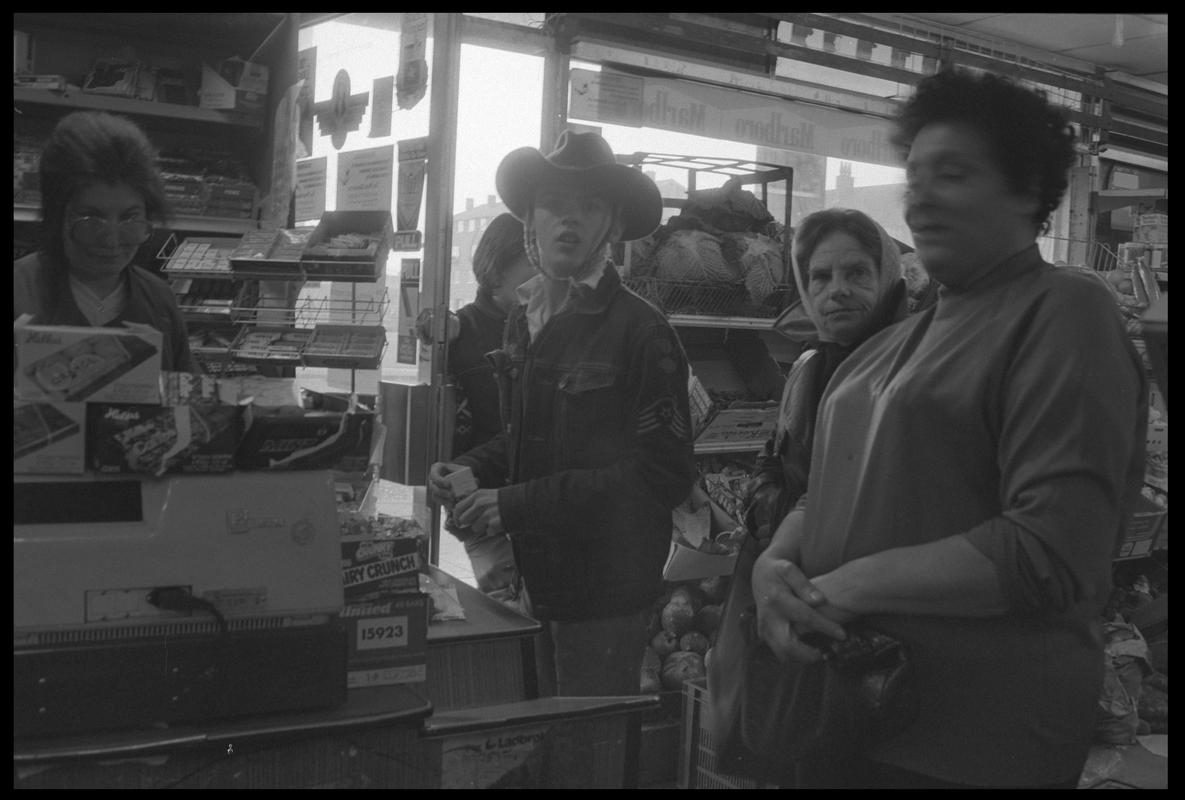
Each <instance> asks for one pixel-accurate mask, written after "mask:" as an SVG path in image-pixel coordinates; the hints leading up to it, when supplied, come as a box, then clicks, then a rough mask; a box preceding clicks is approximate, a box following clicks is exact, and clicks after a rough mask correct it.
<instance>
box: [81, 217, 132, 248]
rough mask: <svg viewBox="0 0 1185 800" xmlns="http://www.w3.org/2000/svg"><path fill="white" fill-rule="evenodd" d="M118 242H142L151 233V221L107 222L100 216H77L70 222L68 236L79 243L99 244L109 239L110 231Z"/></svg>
mask: <svg viewBox="0 0 1185 800" xmlns="http://www.w3.org/2000/svg"><path fill="white" fill-rule="evenodd" d="M112 229H114V231H115V235H116V237H117V239H118V241H119V243H120V244H144V242H146V241H148V237H149V235H150V234H151V233H152V223H151V222H149V221H148V220H146V219H128V220H124V221H123V222H109V221H107V220H106V219H103V218H102V217H78V218H77V219H76V220H74V221H73V222H71V223H70V228H69V231H70V237H71V238H72V239H74V241H76V242H78V243H79V244H84V245H100V244H103V243H105V242H107V241H109V237H110V235H111V231H112Z"/></svg>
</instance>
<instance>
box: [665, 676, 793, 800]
mask: <svg viewBox="0 0 1185 800" xmlns="http://www.w3.org/2000/svg"><path fill="white" fill-rule="evenodd" d="M707 699H708V687H707V679H706V678H697V679H695V680H690V681H686V682H684V684H683V726H682V748H681V750H680V753H679V771H678V775H677V778H676V781H675V785H676V786H678V787H679V788H680V789H777V788H778V786H777V784H773V783H762V782H760V781H755V780H751V779H749V778H741V777H738V776H736V775H729V774H727V773H725V772H723V771H722V770H720V767H719V765H718V764H717V762H716V749H715V744H714V743H713V741H712V734H711V731H710V729H709V726H708V723H709V718H708V715H709V714H710V713H711V707H710V706H709V705H708V703H707Z"/></svg>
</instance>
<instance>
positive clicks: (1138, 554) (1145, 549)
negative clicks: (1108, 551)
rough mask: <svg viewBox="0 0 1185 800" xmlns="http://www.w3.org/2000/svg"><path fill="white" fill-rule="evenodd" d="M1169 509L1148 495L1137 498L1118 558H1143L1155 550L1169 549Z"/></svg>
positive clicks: (1120, 545) (1120, 544)
mask: <svg viewBox="0 0 1185 800" xmlns="http://www.w3.org/2000/svg"><path fill="white" fill-rule="evenodd" d="M1168 514H1169V512H1168V510H1167V509H1164V508H1161V507H1160V506H1158V505H1156V503H1154V502H1152V501H1151V500H1149V499H1148V498H1147V497H1144V496H1143V495H1140V496H1139V497H1137V498H1136V506H1135V510H1134V511H1133V512H1132V514H1131V516H1130V517H1129V518H1128V523H1127V528H1126V530H1124V532H1123V540H1122V541H1121V542H1120V543H1119V552H1118V554H1117V555H1116V558H1117V559H1127V558H1143V557H1145V556H1147V555H1149V554H1150V553H1151V552H1152V551H1153V550H1159V549H1168V533H1167V531H1168V528H1167V526H1166V520H1167V518H1168Z"/></svg>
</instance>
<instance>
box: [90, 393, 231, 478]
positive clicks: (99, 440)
mask: <svg viewBox="0 0 1185 800" xmlns="http://www.w3.org/2000/svg"><path fill="white" fill-rule="evenodd" d="M86 406H87V408H86V463H87V466H88V467H89V468H90V469H92V470H94V471H95V472H97V473H112V474H120V473H138V474H144V475H157V476H159V475H164V474H165V473H173V472H180V473H213V472H230V471H232V470H233V469H234V468H235V452H236V451H237V450H238V444H239V438H240V437H241V436H242V432H243V407H242V406H233V405H220V404H217V403H196V404H188V405H176V406H149V405H133V404H128V403H87V404H86Z"/></svg>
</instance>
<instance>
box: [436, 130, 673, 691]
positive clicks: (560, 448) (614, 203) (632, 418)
mask: <svg viewBox="0 0 1185 800" xmlns="http://www.w3.org/2000/svg"><path fill="white" fill-rule="evenodd" d="M496 183H497V187H498V192H499V194H500V195H501V197H502V200H503V202H505V203H506V205H507V207H508V208H509V209H510V212H511V213H512V214H514V216H515V217H517V218H518V219H520V220H522V222H523V227H524V237H525V245H526V251H527V255H528V258H530V260H531V262H532V264H533V265H534V266H535V268H536V270H537V271H538V275H536V276H535V277H534V278H531V279H530V280H528V281H527V282H526V283H524V284H522V285H521V286H520V287H519V289H518V296H519V303H520V304H519V305H518V307H516V308H514V309H512V310H511V312H510V316H509V318H508V319H507V323H506V329H505V334H504V347H503V349H502V350H497V351H494V352H493V353H491V354H490V355H491V360H492V361H493V362H494V363H495V371H496V373H497V377H498V381H499V386H500V390H501V406H502V420H503V428H504V429H503V431H502V432H501V433H500V434H499V435H498V436H496V437H495V438H494V439H492V440H491V441H489V442H487V443H486V444H484V445H481V446H478V447H477V448H474V449H473V450H470V451H469V452H467V453H465V454H463V455H461V456H459V457H457V458H456V459H454V461H453V462H452V463H436V464H434V465H433V466H432V468H431V470H430V471H429V476H428V483H429V488H430V490H431V492H432V495H433V497H434V498H435V499H436V500H437V501H439V502H441V503H443V504H444V505H446V506H450V507H452V510H453V520H454V522H455V523H456V524H457V525H459V526H463V527H466V528H468V529H470V530H471V531H472V535H473V536H491V535H509V536H510V538H511V541H512V543H513V544H514V550H515V558H516V561H517V562H518V564H519V568H520V570H521V573H522V577H523V583H524V585H525V594H526V597H527V602H528V607H529V609H530V611H531V613H532V614H533V615H534V616H535V617H536V618H538V619H539V620H540V621H542V622H543V623H544V631H543V635H542V636H541V637H540V639H541V641H540V646H539V647H537V666H538V673H539V683H540V693H541V694H544V695H549V694H558V695H566V696H595V695H626V694H637V693H638V691H639V683H640V678H639V675H640V668H641V662H642V655H643V653H644V651H645V648H646V644H647V640H648V636H647V623H648V616H649V612H650V609H651V606H652V605H653V603H654V601H655V600H656V599H657V598H658V597H659V595H660V594H661V593H662V590H663V583H662V567H663V563H664V561H665V559H666V555H667V551H668V548H669V546H670V538H671V509H672V508H674V507H675V506H676V505H678V504H679V503H680V502H681V501H682V500H683V499H684V498H686V496H687V493H688V491H690V489H691V485H692V483H693V481H694V480H695V476H696V467H695V462H694V457H693V454H692V443H691V424H690V415H689V413H688V399H687V379H688V366H687V358H686V356H685V354H684V352H683V348H682V346H681V345H680V343H679V339H678V337H677V336H676V335H675V332H674V330H673V329H672V328H671V326H670V324H669V323H668V322H667V320H666V318H665V317H664V316H663V315H662V313H661V312H659V311H658V310H657V309H655V308H654V307H653V306H652V305H650V304H649V303H648V302H646V301H645V300H643V299H642V298H641V297H639V296H638V295H636V294H635V293H633V292H632V291H630V290H629V289H628V288H626V287H625V286H624V285H623V284H622V282H621V278H620V276H619V275H618V272H617V269H616V268H615V267H614V265H613V263H612V262H611V261H610V260H609V259H608V248H609V245H610V244H612V243H613V242H617V241H630V240H634V239H640V238H642V237H644V236H646V235H648V234H649V233H651V232H652V231H653V230H654V229H655V228H656V227H657V226H658V224H659V222H660V220H661V216H662V198H661V196H660V195H659V192H658V188H657V187H656V186H655V185H654V182H653V181H652V180H651V179H650V178H648V177H646V176H645V175H643V174H642V173H641V172H639V171H637V170H635V169H632V168H630V167H627V166H625V165H621V164H618V163H617V161H616V159H615V158H614V156H613V151H612V150H611V149H610V147H609V144H608V143H607V142H606V141H605V140H604V139H603V138H601V137H600V136H599V135H597V134H594V133H574V132H572V131H565V132H564V133H562V134H561V135H560V138H559V140H558V141H557V143H556V148H555V150H554V151H552V152H551V153H549V154H548V155H546V156H545V155H543V153H542V152H540V151H539V150H537V149H535V148H530V147H524V148H520V149H517V150H514V151H512V152H511V153H510V154H508V155H507V156H506V157H505V158H504V159H503V160H502V163H501V164H500V165H499V167H498V171H497V176H496ZM462 466H467V467H470V468H472V470H473V474H474V475H475V476H476V477H477V480H478V484H479V487H480V488H478V489H477V490H476V491H473V492H472V493H470V494H468V495H466V496H465V497H463V498H461V497H457V496H455V495H454V494H453V492H452V490H451V488H450V487H449V484H448V480H447V478H446V477H445V476H446V475H447V474H448V473H450V472H452V471H453V470H455V469H457V468H459V467H462Z"/></svg>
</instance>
